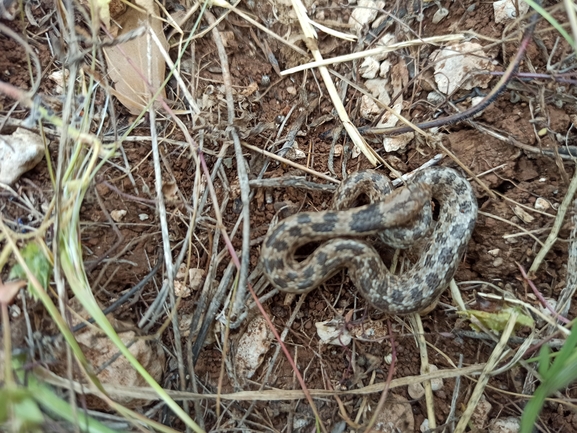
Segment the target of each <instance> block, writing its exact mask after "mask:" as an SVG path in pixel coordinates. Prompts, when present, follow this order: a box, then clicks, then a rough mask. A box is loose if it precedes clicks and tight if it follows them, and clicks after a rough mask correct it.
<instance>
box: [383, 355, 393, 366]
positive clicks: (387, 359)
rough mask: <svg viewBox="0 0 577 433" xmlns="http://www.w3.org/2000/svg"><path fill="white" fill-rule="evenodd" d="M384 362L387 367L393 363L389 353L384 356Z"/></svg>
mask: <svg viewBox="0 0 577 433" xmlns="http://www.w3.org/2000/svg"><path fill="white" fill-rule="evenodd" d="M384 360H385V362H386V363H387V364H388V365H391V362H393V355H392V354H391V353H389V354H388V355H385V358H384Z"/></svg>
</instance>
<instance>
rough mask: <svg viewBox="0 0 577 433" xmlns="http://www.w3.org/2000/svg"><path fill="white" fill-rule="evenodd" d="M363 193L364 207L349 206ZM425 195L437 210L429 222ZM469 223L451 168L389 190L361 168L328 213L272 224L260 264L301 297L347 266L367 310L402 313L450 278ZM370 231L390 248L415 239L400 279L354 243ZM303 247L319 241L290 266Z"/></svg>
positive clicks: (467, 200)
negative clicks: (415, 253) (413, 256)
mask: <svg viewBox="0 0 577 433" xmlns="http://www.w3.org/2000/svg"><path fill="white" fill-rule="evenodd" d="M363 193H364V194H366V195H367V196H368V198H369V201H370V204H368V205H364V206H359V207H354V208H350V206H352V205H353V204H354V202H355V200H356V199H357V198H358V197H359V196H360V195H361V194H363ZM431 198H433V199H435V200H436V201H437V202H438V203H439V205H440V210H439V216H438V219H437V221H436V222H433V217H432V210H431ZM476 219H477V201H476V198H475V195H474V193H473V189H472V187H471V185H470V184H469V182H468V181H467V180H466V179H465V178H464V177H463V176H462V175H461V174H460V173H459V172H457V171H455V170H453V169H451V168H446V167H433V168H428V169H425V170H421V171H419V172H417V173H416V174H415V175H414V176H413V177H412V178H411V179H410V181H409V182H408V183H407V185H406V186H405V187H403V188H400V189H397V190H395V191H393V190H392V186H391V184H390V182H389V180H388V178H387V177H386V176H384V175H382V174H379V173H377V172H375V171H372V170H366V171H361V172H357V173H355V174H354V175H351V176H349V177H348V178H347V179H346V180H345V181H343V182H342V183H341V185H340V186H339V188H338V189H337V191H336V193H335V198H334V202H333V206H332V209H330V210H327V211H321V212H302V213H298V214H295V215H292V216H290V217H288V218H286V219H284V220H282V221H281V222H279V223H278V224H277V225H276V226H274V227H271V228H270V229H269V231H268V233H267V236H266V238H265V239H264V241H263V244H262V248H261V262H262V264H263V268H264V273H265V275H266V276H267V278H268V280H269V281H270V283H271V284H272V285H273V286H274V287H275V288H277V289H279V290H281V291H284V292H291V293H307V292H309V291H311V290H312V289H314V288H316V287H318V286H319V285H320V284H322V283H323V282H324V281H326V280H327V279H328V278H330V277H331V276H333V275H335V274H336V273H337V272H338V271H339V270H340V269H342V268H347V269H348V273H349V277H350V279H351V281H352V282H353V283H354V285H355V286H356V287H357V289H358V290H359V292H360V293H361V294H362V295H363V296H364V297H365V298H366V299H367V301H368V302H369V303H370V304H371V305H372V306H373V307H375V308H377V309H379V310H382V311H385V312H388V313H391V314H407V313H411V312H415V311H420V310H423V309H424V308H426V307H427V306H429V305H430V304H431V303H432V302H433V301H434V300H435V299H436V298H437V297H438V296H439V295H440V294H441V292H442V290H443V289H444V288H445V287H446V286H447V284H448V283H449V282H450V280H451V279H452V278H453V276H454V274H455V272H456V270H457V266H458V265H459V261H460V259H461V258H462V256H463V253H464V251H465V248H466V246H467V244H468V242H469V240H470V238H471V234H472V232H473V228H474V226H475V221H476ZM432 226H434V227H433V229H432V233H430V234H429V232H430V231H431V227H432ZM375 234H377V235H379V236H380V237H381V239H382V240H383V241H384V242H386V243H387V244H389V245H391V246H393V247H395V248H409V247H410V246H412V245H413V244H414V243H415V242H417V241H418V240H420V239H422V240H423V242H424V246H423V248H422V249H421V255H420V257H419V259H418V261H417V263H415V264H414V265H413V266H412V267H411V268H410V269H408V270H407V271H406V272H404V273H402V274H400V275H394V274H392V273H391V272H389V270H388V269H387V268H386V266H385V264H384V263H383V261H382V260H381V257H380V256H379V254H378V253H377V251H376V250H375V249H374V248H373V247H372V246H371V245H370V244H369V243H367V242H366V241H364V240H360V239H355V238H358V237H363V236H367V235H375ZM310 242H324V243H322V244H321V245H320V246H319V247H318V248H317V249H316V250H315V251H314V252H313V253H312V254H311V255H310V256H308V257H307V258H306V259H305V260H303V261H297V260H296V259H295V257H294V255H295V252H296V250H297V249H298V248H299V247H301V246H303V245H305V244H308V243H310Z"/></svg>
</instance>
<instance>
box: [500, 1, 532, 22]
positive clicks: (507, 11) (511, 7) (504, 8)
mask: <svg viewBox="0 0 577 433" xmlns="http://www.w3.org/2000/svg"><path fill="white" fill-rule="evenodd" d="M515 3H518V4H519V12H520V13H521V15H524V14H526V13H527V11H528V10H529V4H528V3H525V2H524V1H520V2H517V1H515V0H499V1H496V2H493V12H494V13H495V22H496V23H497V24H499V23H500V22H503V21H507V20H514V19H516V18H517V8H516V6H515Z"/></svg>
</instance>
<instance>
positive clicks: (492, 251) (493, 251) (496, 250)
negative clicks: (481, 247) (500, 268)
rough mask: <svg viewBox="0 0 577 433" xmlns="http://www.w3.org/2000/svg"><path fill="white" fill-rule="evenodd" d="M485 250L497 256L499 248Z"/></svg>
mask: <svg viewBox="0 0 577 433" xmlns="http://www.w3.org/2000/svg"><path fill="white" fill-rule="evenodd" d="M487 252H488V253H489V254H491V255H492V256H493V257H497V256H498V255H499V253H500V252H501V250H500V249H499V248H495V249H494V250H489V251H487Z"/></svg>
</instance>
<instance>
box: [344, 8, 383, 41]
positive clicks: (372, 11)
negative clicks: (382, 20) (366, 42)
mask: <svg viewBox="0 0 577 433" xmlns="http://www.w3.org/2000/svg"><path fill="white" fill-rule="evenodd" d="M384 7H385V2H384V1H382V0H359V2H358V5H357V7H356V8H355V9H354V10H353V12H352V13H351V17H350V18H349V24H350V25H351V28H352V30H353V32H354V33H357V34H359V33H360V31H361V30H362V28H363V27H364V26H365V25H367V26H368V25H369V24H370V23H372V22H373V21H374V20H375V18H376V17H377V14H378V13H379V9H383V8H384Z"/></svg>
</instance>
